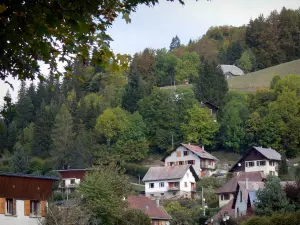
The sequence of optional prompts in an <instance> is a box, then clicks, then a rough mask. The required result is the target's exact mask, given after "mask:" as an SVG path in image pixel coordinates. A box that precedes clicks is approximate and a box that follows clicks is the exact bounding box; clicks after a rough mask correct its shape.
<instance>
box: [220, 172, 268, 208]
mask: <svg viewBox="0 0 300 225" xmlns="http://www.w3.org/2000/svg"><path fill="white" fill-rule="evenodd" d="M246 180H248V181H250V182H262V181H264V180H265V175H264V173H262V172H239V173H237V174H236V175H235V176H234V177H232V178H231V179H229V180H228V181H227V182H226V183H225V184H224V185H223V186H222V187H220V188H219V189H217V191H216V194H217V195H218V196H219V207H223V206H224V205H226V204H228V203H229V202H230V201H231V200H232V199H234V194H235V193H236V187H237V184H238V182H240V181H246Z"/></svg>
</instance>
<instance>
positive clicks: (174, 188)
mask: <svg viewBox="0 0 300 225" xmlns="http://www.w3.org/2000/svg"><path fill="white" fill-rule="evenodd" d="M179 190H180V187H179V186H173V187H168V191H179Z"/></svg>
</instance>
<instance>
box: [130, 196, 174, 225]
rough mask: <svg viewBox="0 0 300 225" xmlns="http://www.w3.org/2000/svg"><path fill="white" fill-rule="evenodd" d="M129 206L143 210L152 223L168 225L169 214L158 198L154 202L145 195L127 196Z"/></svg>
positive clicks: (154, 224) (153, 224)
mask: <svg viewBox="0 0 300 225" xmlns="http://www.w3.org/2000/svg"><path fill="white" fill-rule="evenodd" d="M128 202H129V207H130V208H132V209H137V210H141V211H144V212H145V213H146V214H147V215H148V216H149V217H150V219H151V222H152V223H151V224H152V225H169V224H170V222H169V220H170V216H169V215H168V213H167V212H166V211H165V210H164V209H163V207H161V206H160V205H159V200H156V202H154V201H152V200H151V199H150V198H148V197H145V196H128Z"/></svg>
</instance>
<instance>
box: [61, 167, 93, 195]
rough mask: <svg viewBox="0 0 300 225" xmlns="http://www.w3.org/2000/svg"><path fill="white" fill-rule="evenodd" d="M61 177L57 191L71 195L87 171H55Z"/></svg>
mask: <svg viewBox="0 0 300 225" xmlns="http://www.w3.org/2000/svg"><path fill="white" fill-rule="evenodd" d="M56 171H57V172H59V174H60V176H61V182H60V184H59V186H58V189H59V190H60V191H61V192H63V193H71V192H73V191H75V189H76V187H77V186H78V185H79V184H80V182H81V181H82V180H83V178H84V175H85V173H86V171H87V169H68V170H56Z"/></svg>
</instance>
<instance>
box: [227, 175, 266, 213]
mask: <svg viewBox="0 0 300 225" xmlns="http://www.w3.org/2000/svg"><path fill="white" fill-rule="evenodd" d="M264 186H265V183H264V182H250V181H248V180H246V181H239V182H238V185H237V191H236V193H235V197H234V200H233V205H232V208H233V209H234V217H241V216H245V215H252V214H253V211H254V203H255V201H256V192H257V191H258V190H259V189H263V188H264Z"/></svg>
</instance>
